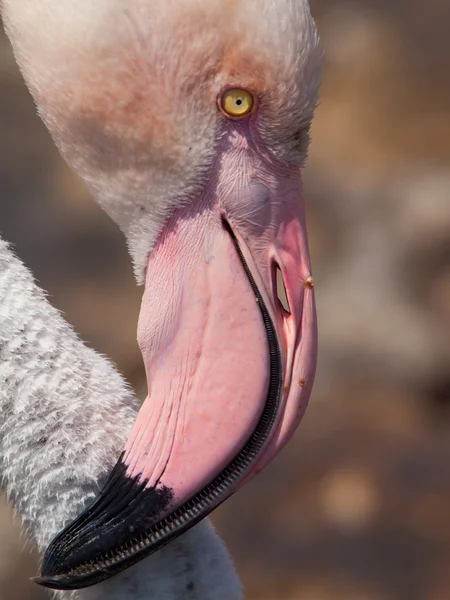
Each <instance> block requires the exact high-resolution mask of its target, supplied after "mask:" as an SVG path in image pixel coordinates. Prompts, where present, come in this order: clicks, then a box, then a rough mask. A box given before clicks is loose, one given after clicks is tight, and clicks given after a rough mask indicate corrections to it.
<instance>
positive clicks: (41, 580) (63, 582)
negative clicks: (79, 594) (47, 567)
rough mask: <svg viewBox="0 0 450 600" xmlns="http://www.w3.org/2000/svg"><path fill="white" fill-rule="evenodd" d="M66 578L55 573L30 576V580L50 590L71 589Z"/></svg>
mask: <svg viewBox="0 0 450 600" xmlns="http://www.w3.org/2000/svg"><path fill="white" fill-rule="evenodd" d="M67 579H68V578H67V577H64V576H61V575H55V576H54V577H30V581H32V582H33V583H37V584H38V585H42V586H43V587H46V588H49V589H51V590H67V589H72V587H70V584H69V581H67ZM68 584H69V585H68Z"/></svg>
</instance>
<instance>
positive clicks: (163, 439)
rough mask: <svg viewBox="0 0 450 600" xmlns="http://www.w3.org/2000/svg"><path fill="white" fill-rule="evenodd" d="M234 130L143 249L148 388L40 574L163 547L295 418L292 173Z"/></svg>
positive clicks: (301, 384)
mask: <svg viewBox="0 0 450 600" xmlns="http://www.w3.org/2000/svg"><path fill="white" fill-rule="evenodd" d="M245 138H246V133H245V131H244V128H243V127H242V126H241V125H240V124H235V126H234V136H230V137H229V139H228V140H227V141H226V143H225V144H224V146H223V147H222V149H221V154H220V160H218V161H217V167H216V169H215V171H214V173H213V175H212V177H211V179H210V183H209V184H208V185H207V187H206V189H205V192H204V193H203V194H202V195H201V196H200V197H199V198H197V199H196V201H195V202H194V203H191V204H190V205H189V206H186V207H184V208H181V209H178V210H177V211H176V212H175V213H174V214H173V215H172V216H171V218H170V219H169V221H168V222H167V224H166V226H165V227H164V230H163V231H162V233H161V235H160V237H159V239H158V241H157V243H156V245H155V246H154V248H153V250H152V252H151V253H150V255H149V259H148V265H147V273H146V286H145V292H144V296H143V301H142V308H141V314H140V319H139V326H138V339H139V345H140V348H141V351H142V355H143V359H144V363H145V368H146V373H147V381H148V396H147V399H146V400H145V402H144V404H143V406H142V408H141V410H140V412H139V415H138V417H137V420H136V423H135V425H134V427H133V429H132V431H131V434H130V437H129V439H128V441H127V443H126V446H125V449H124V451H123V453H122V454H121V456H120V459H119V461H118V463H117V465H116V467H115V469H114V471H113V472H112V474H111V477H110V479H109V481H108V483H107V484H106V486H105V488H104V489H103V491H102V492H101V494H100V495H99V497H98V498H97V500H96V501H95V502H94V504H93V505H92V506H91V507H89V508H88V509H87V510H86V511H85V512H84V513H83V514H82V515H81V516H80V517H78V519H77V520H76V521H74V522H73V523H72V524H71V525H69V526H68V527H67V528H66V529H64V530H63V531H62V532H61V533H60V534H59V535H58V536H57V537H56V538H55V539H54V540H53V542H52V543H51V545H50V546H49V548H48V550H47V553H46V556H45V558H44V564H43V569H42V577H41V578H39V579H38V580H37V581H38V583H41V584H42V585H45V586H47V587H53V588H57V589H75V588H82V587H87V586H89V585H93V584H94V583H97V582H99V581H101V580H103V579H106V578H108V577H110V576H112V575H114V574H115V573H117V572H119V571H121V570H123V569H125V568H127V567H129V566H131V565H132V564H134V563H135V562H137V561H139V560H141V559H142V558H144V557H145V556H147V555H149V554H151V553H152V552H154V551H155V550H157V549H158V548H160V547H161V546H163V545H164V544H167V543H168V542H169V541H171V540H172V539H174V538H175V537H176V536H178V535H180V534H181V533H183V532H185V531H186V530H187V529H189V528H190V527H191V526H192V525H194V524H195V523H197V522H198V521H199V520H201V519H202V518H204V517H205V516H206V515H207V514H209V513H210V512H211V511H212V510H213V509H214V508H215V507H216V506H218V505H219V504H220V503H221V502H223V501H224V500H225V499H226V498H227V497H229V496H230V495H231V494H232V493H234V492H235V491H236V490H237V489H238V488H239V487H240V486H241V485H242V484H243V483H245V482H247V481H249V480H250V479H251V478H252V477H253V476H254V475H256V474H257V473H259V472H260V471H261V469H262V468H264V466H265V465H266V464H267V463H268V462H269V461H270V460H271V459H272V458H273V457H274V456H275V455H276V454H277V452H278V451H279V450H280V448H281V447H282V446H283V445H284V444H285V443H286V442H287V440H288V439H289V438H290V437H291V435H292V434H293V432H294V431H295V429H296V427H297V425H298V423H299V422H300V420H301V418H302V415H303V413H304V411H305V409H306V406H307V403H308V400H309V396H310V393H311V388H312V384H313V380H314V374H315V367H316V360H317V325H316V314H315V304H314V290H313V281H312V277H311V269H310V262H309V252H308V244H307V236H306V224H305V215H304V206H303V198H302V187H301V180H300V174H299V172H298V171H297V170H296V169H290V168H287V167H283V166H280V165H279V164H275V163H274V161H273V160H272V161H271V160H269V159H267V157H265V158H264V157H263V158H262V152H259V149H258V148H257V147H256V146H255V147H253V148H252V147H248V146H247V147H244V150H245V151H244V150H243V149H242V148H243V145H242V140H243V139H245ZM236 140H238V141H237V142H236ZM244 146H245V145H244ZM237 161H238V162H237ZM239 161H241V162H240V163H239ZM236 170H238V171H239V173H240V176H239V178H237V177H236V174H235V173H236ZM280 274H281V277H282V280H283V283H284V288H285V292H286V297H287V302H288V308H289V310H286V309H285V308H283V305H282V302H281V301H280V299H279V294H278V292H277V275H278V277H279V276H280ZM286 308H287V307H286Z"/></svg>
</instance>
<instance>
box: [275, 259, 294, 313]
mask: <svg viewBox="0 0 450 600" xmlns="http://www.w3.org/2000/svg"><path fill="white" fill-rule="evenodd" d="M277 296H278V300H279V301H280V304H281V306H282V307H283V308H284V310H285V311H286V312H287V313H288V314H291V308H290V306H289V301H288V298H287V293H286V287H285V285H284V279H283V274H282V272H281V270H280V268H279V267H277Z"/></svg>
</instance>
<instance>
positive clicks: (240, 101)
mask: <svg viewBox="0 0 450 600" xmlns="http://www.w3.org/2000/svg"><path fill="white" fill-rule="evenodd" d="M236 104H237V105H238V106H240V105H241V104H242V100H241V99H240V98H238V99H237V100H236Z"/></svg>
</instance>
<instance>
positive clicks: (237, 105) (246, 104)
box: [220, 88, 255, 119]
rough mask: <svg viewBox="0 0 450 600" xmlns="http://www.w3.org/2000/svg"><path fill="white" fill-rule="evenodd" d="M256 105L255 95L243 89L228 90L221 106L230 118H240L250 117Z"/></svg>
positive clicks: (223, 96)
mask: <svg viewBox="0 0 450 600" xmlns="http://www.w3.org/2000/svg"><path fill="white" fill-rule="evenodd" d="M254 104H255V99H254V97H253V95H252V94H251V93H250V92H248V91H247V90H244V89H242V88H232V89H229V90H226V91H225V92H224V93H223V95H222V98H221V100H220V106H221V108H222V110H223V112H224V113H225V114H227V115H228V116H230V117H234V118H238V119H239V118H240V117H245V116H246V115H248V114H249V113H250V112H251V111H252V109H253V106H254Z"/></svg>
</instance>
